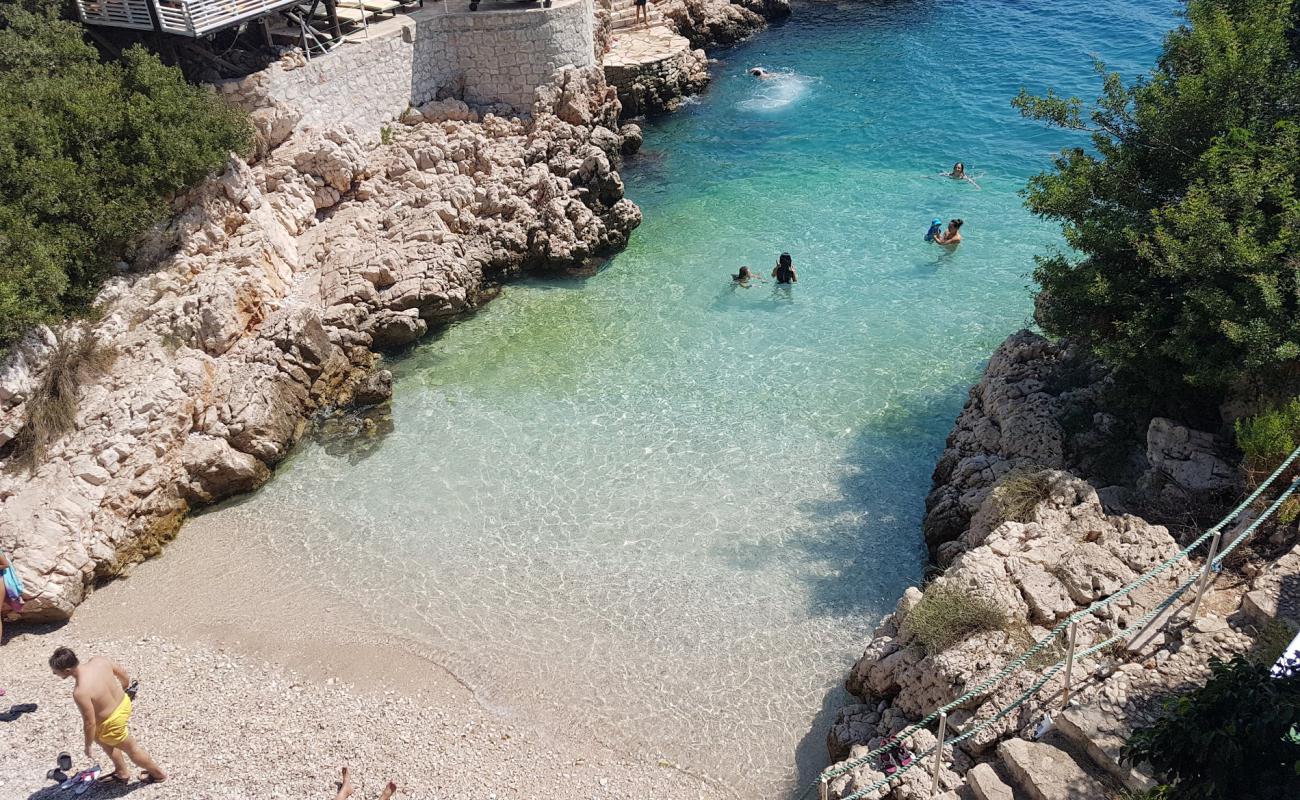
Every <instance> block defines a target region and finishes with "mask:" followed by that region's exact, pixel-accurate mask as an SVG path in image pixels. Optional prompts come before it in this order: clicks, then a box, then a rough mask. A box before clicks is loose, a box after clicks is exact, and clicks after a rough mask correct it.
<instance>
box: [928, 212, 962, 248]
mask: <svg viewBox="0 0 1300 800" xmlns="http://www.w3.org/2000/svg"><path fill="white" fill-rule="evenodd" d="M963 224H964V222H963V220H960V219H950V220H948V230H946V231H944V232H943V233H941V234H939V235H938V236H936V237H934V243H935V244H937V245H941V246H943V247H947V248H948V249H950V250H951V249H953V248H956V247H957V245H959V244H961V226H962V225H963Z"/></svg>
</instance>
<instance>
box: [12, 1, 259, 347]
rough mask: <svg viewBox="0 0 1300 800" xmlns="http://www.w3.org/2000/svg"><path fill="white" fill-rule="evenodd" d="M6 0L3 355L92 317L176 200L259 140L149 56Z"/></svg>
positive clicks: (234, 115)
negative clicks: (101, 51) (99, 295)
mask: <svg viewBox="0 0 1300 800" xmlns="http://www.w3.org/2000/svg"><path fill="white" fill-rule="evenodd" d="M24 5H30V3H27V4H20V3H15V2H11V1H10V0H0V352H3V350H4V348H5V347H6V346H7V345H8V344H10V343H12V341H13V340H14V339H15V338H16V337H18V336H19V335H21V333H22V332H23V331H24V330H26V329H27V328H28V327H29V326H30V325H32V324H34V323H38V322H47V321H52V320H58V319H60V318H62V317H64V316H65V315H66V314H68V313H70V312H77V311H82V310H84V309H86V308H87V307H88V305H89V303H90V301H91V300H92V299H93V298H94V296H95V293H96V292H97V291H98V288H99V285H100V282H101V281H102V279H103V277H104V276H105V275H106V273H107V271H108V269H109V268H110V266H111V265H112V264H113V262H114V261H116V260H118V259H120V258H121V257H122V256H123V254H124V253H125V251H126V250H127V248H128V246H129V245H130V244H131V242H132V241H133V240H135V239H136V238H137V237H138V236H139V235H140V234H141V233H142V232H143V231H144V230H145V229H147V228H148V227H149V226H150V225H152V224H154V223H155V222H157V221H159V220H161V219H163V218H165V217H166V216H167V215H168V213H169V207H168V201H169V200H170V198H171V197H172V196H174V195H175V194H176V193H178V192H180V191H182V190H184V189H186V188H188V187H190V186H192V185H194V184H196V183H198V182H199V181H201V180H203V179H204V178H205V177H206V176H207V175H209V174H210V173H212V172H214V171H215V170H217V169H218V168H220V167H221V166H222V164H223V163H224V161H225V159H226V157H227V155H228V154H229V153H230V152H231V151H232V150H234V151H239V152H244V151H246V150H247V149H248V146H249V143H250V141H251V129H250V127H249V124H248V121H247V118H246V117H245V116H244V115H243V114H242V113H240V112H237V111H234V110H233V109H231V108H229V107H227V106H226V105H225V104H224V103H223V102H222V101H221V100H220V99H219V98H218V97H217V96H216V95H215V94H213V93H212V92H210V91H208V90H205V89H202V88H199V87H196V86H192V85H190V84H188V83H186V82H185V80H184V78H183V77H182V76H181V73H180V71H179V70H177V69H175V68H172V67H167V66H164V65H163V64H162V62H160V61H159V60H158V58H157V57H156V56H154V55H152V54H151V53H149V52H148V51H146V50H144V49H143V48H141V47H138V46H137V47H132V48H129V49H128V50H126V51H125V52H124V53H123V54H122V57H121V59H120V60H117V61H111V62H101V61H100V59H99V55H98V53H97V52H96V51H95V49H94V48H92V47H90V46H89V45H87V44H86V43H85V41H84V40H83V38H82V28H81V26H80V25H78V24H76V23H73V22H69V21H67V20H62V19H59V18H58V17H57V14H56V13H55V12H54V11H51V10H45V11H36V12H33V11H30V10H27V9H26V8H24Z"/></svg>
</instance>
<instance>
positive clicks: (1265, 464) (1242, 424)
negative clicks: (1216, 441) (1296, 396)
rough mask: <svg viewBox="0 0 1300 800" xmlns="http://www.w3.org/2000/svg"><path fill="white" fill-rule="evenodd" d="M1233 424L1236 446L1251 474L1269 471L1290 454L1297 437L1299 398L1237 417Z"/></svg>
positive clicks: (1299, 419)
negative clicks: (1256, 412) (1254, 413)
mask: <svg viewBox="0 0 1300 800" xmlns="http://www.w3.org/2000/svg"><path fill="white" fill-rule="evenodd" d="M1233 427H1234V430H1235V432H1236V437H1237V448H1238V449H1239V450H1241V454H1242V456H1243V457H1244V459H1245V467H1246V471H1247V472H1248V473H1250V474H1251V476H1252V478H1253V477H1255V476H1256V475H1258V474H1263V473H1268V472H1272V471H1273V469H1274V468H1276V467H1277V465H1278V464H1280V463H1281V462H1282V460H1283V459H1285V458H1286V457H1287V456H1289V455H1290V454H1291V451H1292V450H1294V449H1295V447H1296V439H1297V438H1300V400H1292V401H1291V402H1289V403H1287V404H1286V405H1284V406H1281V407H1279V408H1274V409H1269V410H1267V411H1264V412H1261V413H1259V414H1256V415H1255V416H1253V417H1244V418H1242V419H1239V420H1237V421H1236V423H1234V426H1233Z"/></svg>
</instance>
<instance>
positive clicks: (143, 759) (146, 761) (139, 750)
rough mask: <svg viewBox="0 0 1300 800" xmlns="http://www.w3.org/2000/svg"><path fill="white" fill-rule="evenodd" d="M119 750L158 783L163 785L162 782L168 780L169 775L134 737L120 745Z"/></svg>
mask: <svg viewBox="0 0 1300 800" xmlns="http://www.w3.org/2000/svg"><path fill="white" fill-rule="evenodd" d="M117 749H119V750H121V751H122V752H123V753H126V756H127V758H129V759H131V761H132V762H133V763H134V764H135V765H136V766H137V767H139V768H140V769H142V770H144V771H145V772H146V773H147V774H148V775H149V777H150V778H152V779H153V780H154V781H155V782H156V783H161V782H162V781H165V780H167V773H166V772H163V768H162V767H160V766H158V762H156V761H154V760H153V759H152V758H151V757H150V756H149V753H148V751H146V750H145V749H144V748H143V747H141V746H140V743H139V742H137V741H136V740H135V737H134V736H128V737H126V740H125V741H124V742H122V743H121V744H120V745H118V746H117ZM123 766H125V765H123ZM141 780H143V778H141Z"/></svg>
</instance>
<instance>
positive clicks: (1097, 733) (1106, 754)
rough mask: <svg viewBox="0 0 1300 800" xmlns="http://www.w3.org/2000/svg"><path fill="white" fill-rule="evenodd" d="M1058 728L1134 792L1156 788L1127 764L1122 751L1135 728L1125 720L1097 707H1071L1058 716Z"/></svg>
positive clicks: (1151, 781)
mask: <svg viewBox="0 0 1300 800" xmlns="http://www.w3.org/2000/svg"><path fill="white" fill-rule="evenodd" d="M1056 729H1057V730H1059V731H1060V732H1061V735H1063V736H1064V737H1065V738H1066V739H1068V740H1069V741H1070V742H1071V743H1073V745H1074V746H1075V748H1077V749H1078V750H1081V751H1083V752H1085V753H1087V754H1088V757H1089V758H1091V759H1092V762H1093V763H1094V764H1096V765H1097V766H1099V767H1101V768H1102V769H1104V770H1106V771H1107V772H1109V773H1110V774H1111V775H1113V776H1115V778H1116V779H1117V780H1119V781H1121V782H1123V784H1124V785H1125V786H1126V787H1128V788H1129V789H1130V790H1132V791H1134V792H1145V791H1148V790H1150V789H1153V788H1154V787H1155V785H1156V782H1155V781H1154V780H1152V779H1151V778H1150V777H1148V776H1147V775H1144V774H1142V773H1141V772H1139V771H1137V770H1135V769H1132V768H1131V767H1129V766H1128V765H1126V764H1124V763H1123V761H1122V759H1121V754H1122V751H1123V748H1124V743H1125V742H1126V741H1128V738H1129V735H1130V734H1132V729H1131V728H1130V727H1129V726H1128V725H1127V724H1125V723H1124V721H1123V720H1120V719H1118V718H1116V717H1115V716H1114V715H1111V714H1106V713H1104V712H1102V710H1101V709H1100V708H1098V707H1096V706H1080V707H1076V706H1071V707H1070V708H1067V709H1065V710H1064V711H1062V712H1061V713H1060V714H1059V715H1057V717H1056Z"/></svg>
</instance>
